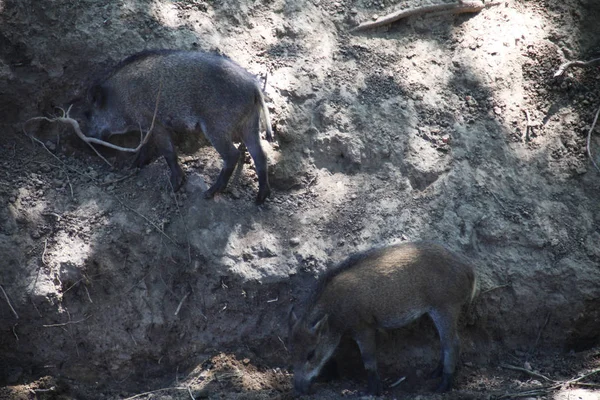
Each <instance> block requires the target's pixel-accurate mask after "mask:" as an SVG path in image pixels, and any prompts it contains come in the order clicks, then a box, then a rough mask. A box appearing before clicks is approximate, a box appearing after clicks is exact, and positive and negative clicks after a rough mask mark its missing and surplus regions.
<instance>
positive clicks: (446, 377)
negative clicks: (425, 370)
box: [435, 373, 453, 393]
mask: <svg viewBox="0 0 600 400" xmlns="http://www.w3.org/2000/svg"><path fill="white" fill-rule="evenodd" d="M452 381H453V376H452V374H446V373H444V374H443V375H442V382H441V383H440V386H438V387H437V389H435V391H436V392H437V393H443V392H447V391H448V390H450V388H452Z"/></svg>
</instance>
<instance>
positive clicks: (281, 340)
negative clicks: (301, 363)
mask: <svg viewBox="0 0 600 400" xmlns="http://www.w3.org/2000/svg"><path fill="white" fill-rule="evenodd" d="M277 339H279V341H280V342H281V344H282V345H283V348H284V349H285V351H286V352H288V353H289V352H290V351H289V350H288V348H287V346H286V345H285V342H284V341H283V339H282V338H281V337H280V336H277Z"/></svg>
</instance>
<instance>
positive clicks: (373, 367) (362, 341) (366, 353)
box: [354, 327, 382, 396]
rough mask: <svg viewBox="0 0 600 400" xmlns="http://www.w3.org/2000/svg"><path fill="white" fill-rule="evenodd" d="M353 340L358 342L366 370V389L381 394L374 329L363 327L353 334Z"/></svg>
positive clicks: (371, 392) (374, 393)
mask: <svg viewBox="0 0 600 400" xmlns="http://www.w3.org/2000/svg"><path fill="white" fill-rule="evenodd" d="M354 340H355V341H356V343H357V344H358V348H359V349H360V354H361V356H362V359H363V363H364V365H365V370H367V377H368V390H369V393H370V394H373V395H376V396H377V395H379V394H381V389H382V387H381V381H380V379H379V373H378V372H377V358H376V357H377V349H376V343H375V330H374V329H371V328H368V327H365V328H364V329H362V330H361V331H360V332H357V333H355V334H354Z"/></svg>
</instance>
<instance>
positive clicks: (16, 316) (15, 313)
mask: <svg viewBox="0 0 600 400" xmlns="http://www.w3.org/2000/svg"><path fill="white" fill-rule="evenodd" d="M0 290H2V293H4V298H5V299H6V302H7V303H8V306H9V307H10V310H11V311H12V313H13V314H14V315H15V318H16V319H19V314H17V312H16V311H15V309H14V308H13V306H12V304H11V303H10V299H9V298H8V295H7V294H6V292H5V291H4V288H3V287H2V285H0Z"/></svg>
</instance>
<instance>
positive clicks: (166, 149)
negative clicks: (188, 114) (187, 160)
mask: <svg viewBox="0 0 600 400" xmlns="http://www.w3.org/2000/svg"><path fill="white" fill-rule="evenodd" d="M151 134H152V136H153V137H152V138H151V139H150V143H147V145H150V147H149V148H148V150H146V152H144V154H140V155H138V157H137V158H136V161H138V162H145V161H147V159H146V158H147V157H149V156H150V157H151V156H152V155H153V154H154V152H158V154H159V155H161V156H163V157H164V158H165V160H166V161H167V165H168V166H169V168H170V169H171V185H172V186H173V190H174V191H175V192H176V191H178V190H179V189H180V188H181V185H182V184H183V182H184V181H185V174H184V173H183V170H182V169H181V167H180V166H179V162H178V161H177V153H176V152H175V146H174V145H173V140H172V139H171V133H170V132H169V131H168V130H167V129H165V128H163V127H162V126H155V127H154V130H153V131H152V133H151ZM144 147H145V146H144ZM144 147H142V149H141V150H140V152H142V151H144Z"/></svg>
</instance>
